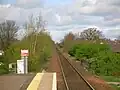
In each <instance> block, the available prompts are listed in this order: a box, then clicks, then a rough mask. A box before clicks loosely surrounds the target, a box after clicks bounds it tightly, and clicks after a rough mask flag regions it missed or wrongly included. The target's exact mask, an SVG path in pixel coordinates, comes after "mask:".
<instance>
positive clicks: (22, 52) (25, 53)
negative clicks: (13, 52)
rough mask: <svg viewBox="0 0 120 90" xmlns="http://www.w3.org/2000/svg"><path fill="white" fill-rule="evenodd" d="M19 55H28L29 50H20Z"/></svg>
mask: <svg viewBox="0 0 120 90" xmlns="http://www.w3.org/2000/svg"><path fill="white" fill-rule="evenodd" d="M21 56H22V57H24V56H26V57H27V56H29V51H28V50H21Z"/></svg>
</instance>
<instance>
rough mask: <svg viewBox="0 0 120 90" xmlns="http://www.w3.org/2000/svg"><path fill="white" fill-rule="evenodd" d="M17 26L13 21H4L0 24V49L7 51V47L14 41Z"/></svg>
mask: <svg viewBox="0 0 120 90" xmlns="http://www.w3.org/2000/svg"><path fill="white" fill-rule="evenodd" d="M17 32H18V26H17V25H16V23H15V21H11V20H6V21H5V22H2V23H1V24H0V45H1V49H7V48H8V46H9V45H10V44H11V43H12V42H13V41H14V40H16V35H17Z"/></svg>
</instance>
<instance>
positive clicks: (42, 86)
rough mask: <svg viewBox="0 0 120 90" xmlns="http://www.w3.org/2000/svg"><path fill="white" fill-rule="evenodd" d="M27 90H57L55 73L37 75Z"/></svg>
mask: <svg viewBox="0 0 120 90" xmlns="http://www.w3.org/2000/svg"><path fill="white" fill-rule="evenodd" d="M27 90H57V86H56V73H37V74H36V76H35V77H34V78H33V80H32V81H31V83H30V84H29V86H28V88H27Z"/></svg>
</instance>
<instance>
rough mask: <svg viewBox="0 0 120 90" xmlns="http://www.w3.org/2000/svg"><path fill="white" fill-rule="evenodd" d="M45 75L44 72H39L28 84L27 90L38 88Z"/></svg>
mask: <svg viewBox="0 0 120 90" xmlns="http://www.w3.org/2000/svg"><path fill="white" fill-rule="evenodd" d="M43 75H44V73H37V74H36V76H35V77H34V78H33V80H32V82H31V83H30V85H29V86H28V88H27V90H38V88H39V84H40V82H41V79H42V76H43Z"/></svg>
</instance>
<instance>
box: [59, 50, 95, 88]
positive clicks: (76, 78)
mask: <svg viewBox="0 0 120 90" xmlns="http://www.w3.org/2000/svg"><path fill="white" fill-rule="evenodd" d="M57 53H58V54H59V63H60V68H61V71H62V76H63V80H64V84H65V86H66V90H95V89H94V88H93V87H92V86H91V85H90V84H89V83H88V82H87V81H86V80H85V78H84V77H83V76H82V74H81V73H80V72H78V71H77V69H76V68H75V67H74V66H73V65H72V64H71V63H70V61H69V60H68V59H67V58H66V57H64V56H63V55H62V53H61V52H60V51H59V49H58V48H57Z"/></svg>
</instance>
